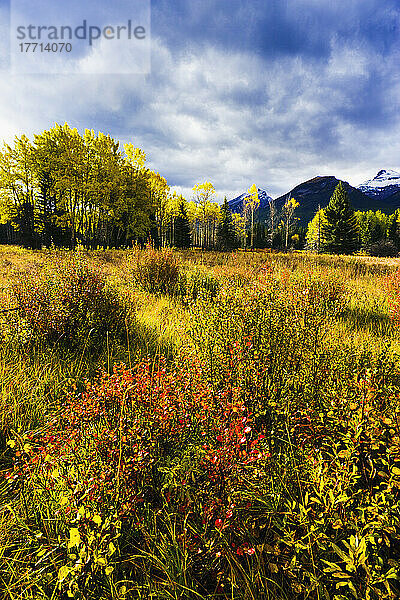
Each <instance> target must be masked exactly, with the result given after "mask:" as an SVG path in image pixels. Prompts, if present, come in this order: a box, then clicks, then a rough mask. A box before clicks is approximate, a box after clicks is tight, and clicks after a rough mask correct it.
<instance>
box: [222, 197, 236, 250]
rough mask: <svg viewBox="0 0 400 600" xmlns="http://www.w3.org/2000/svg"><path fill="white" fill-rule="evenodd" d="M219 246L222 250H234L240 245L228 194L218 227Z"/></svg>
mask: <svg viewBox="0 0 400 600" xmlns="http://www.w3.org/2000/svg"><path fill="white" fill-rule="evenodd" d="M217 246H218V248H219V249H220V250H234V249H235V248H237V246H238V240H237V235H236V231H235V226H234V222H233V218H232V213H231V211H230V210H229V206H228V200H227V198H226V196H225V199H224V203H223V205H222V207H221V220H220V223H219V225H218V229H217Z"/></svg>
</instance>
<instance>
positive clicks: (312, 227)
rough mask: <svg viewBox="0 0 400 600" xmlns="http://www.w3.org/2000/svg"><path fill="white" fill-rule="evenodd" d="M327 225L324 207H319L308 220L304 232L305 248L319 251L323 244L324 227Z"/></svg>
mask: <svg viewBox="0 0 400 600" xmlns="http://www.w3.org/2000/svg"><path fill="white" fill-rule="evenodd" d="M326 226H327V220H326V217H325V212H324V209H322V208H320V209H319V210H318V211H317V213H316V215H315V217H314V218H313V219H312V220H311V221H310V222H309V224H308V227H307V234H306V244H307V246H306V247H307V250H312V251H313V252H318V253H319V252H320V251H321V250H323V248H324V246H325V238H324V228H325V227H326Z"/></svg>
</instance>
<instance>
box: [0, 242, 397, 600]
mask: <svg viewBox="0 0 400 600" xmlns="http://www.w3.org/2000/svg"><path fill="white" fill-rule="evenodd" d="M399 267H400V262H399V259H395V258H372V257H362V256H341V255H339V256H331V255H327V254H320V255H316V254H308V253H289V254H283V253H281V254H280V253H274V252H267V251H254V252H244V251H235V252H227V253H224V252H203V251H201V250H182V251H176V250H153V249H152V248H147V249H144V250H138V249H132V250H128V251H123V250H101V251H95V250H93V251H86V250H85V251H84V250H80V251H72V250H70V251H65V250H54V249H53V250H41V251H39V250H36V251H34V250H27V249H22V248H19V247H16V246H7V247H6V246H2V247H0V287H1V292H0V303H1V306H0V311H1V312H0V325H1V329H0V331H1V346H0V372H1V376H0V451H1V476H0V599H1V600H3V599H4V600H17V599H18V600H28V599H29V600H34V599H35V600H36V599H37V600H39V599H40V600H50V599H55V598H62V599H67V598H76V599H85V600H86V599H87V600H89V599H93V600H95V599H96V600H108V599H112V600H117V599H118V600H130V599H135V600H136V599H143V600H144V599H146V600H147V599H151V598H154V599H160V600H183V599H188V600H189V599H190V600H192V599H193V600H195V599H197V600H211V599H221V600H222V599H231V600H236V599H237V600H239V599H246V600H247V599H248V600H258V599H266V600H267V599H268V600H275V599H276V600H289V599H294V600H305V599H308V598H309V599H312V600H347V599H350V598H354V599H355V600H380V599H395V598H399V597H400V581H399V577H400V404H399V394H400V344H399V324H400V272H399Z"/></svg>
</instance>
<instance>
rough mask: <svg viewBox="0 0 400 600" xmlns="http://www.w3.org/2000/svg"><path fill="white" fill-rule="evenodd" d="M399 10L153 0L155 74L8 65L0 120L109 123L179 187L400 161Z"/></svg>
mask: <svg viewBox="0 0 400 600" xmlns="http://www.w3.org/2000/svg"><path fill="white" fill-rule="evenodd" d="M1 2H2V0H0V6H1ZM0 12H1V11H0ZM399 24H400V4H399V2H398V0H396V1H394V0H393V1H392V0H380V1H379V0H335V1H331V0H323V1H322V0H270V1H269V2H266V0H262V1H261V0H251V1H250V0H247V1H246V0H245V1H243V0H212V1H211V0H203V1H201V2H200V1H197V0H176V1H175V2H172V1H171V0H152V35H153V52H152V54H153V56H152V73H151V75H150V76H148V77H145V78H138V77H136V78H132V77H124V76H116V75H115V76H108V77H107V76H98V77H96V76H92V77H87V76H79V75H76V76H72V77H68V78H66V77H65V78H63V77H59V78H46V77H42V78H35V77H32V78H29V77H26V78H25V79H24V81H21V80H18V81H17V79H12V78H5V79H4V80H3V81H4V83H3V90H2V92H3V93H2V98H1V100H0V125H1V127H2V129H3V132H6V133H7V135H9V134H11V132H13V133H20V132H21V131H24V130H25V131H26V132H27V133H30V132H32V131H37V130H40V129H41V128H48V127H49V126H51V125H52V124H53V123H54V121H56V120H57V121H59V122H64V121H69V122H71V123H72V124H73V125H76V126H77V127H78V128H79V129H81V130H82V129H83V128H84V127H89V128H94V129H96V130H101V131H105V132H110V133H111V134H112V135H114V136H115V137H117V138H119V139H121V141H122V142H127V141H133V142H134V143H135V144H137V145H139V146H141V147H142V148H143V149H144V150H145V152H146V153H147V155H148V159H149V163H150V166H151V167H152V168H155V169H156V170H158V171H159V172H161V173H162V174H163V175H164V176H166V177H167V179H168V181H169V183H170V185H175V186H180V187H181V188H182V189H183V191H185V193H187V195H190V188H191V187H192V186H193V184H194V183H196V182H197V181H201V180H204V179H207V180H211V181H213V183H214V184H215V186H216V188H217V189H218V190H219V191H220V197H223V194H224V193H227V194H228V195H230V194H231V193H232V194H233V193H240V192H243V191H244V190H245V189H247V188H248V187H249V185H250V184H251V183H253V182H256V183H257V184H258V185H259V186H261V187H265V188H266V189H267V190H268V191H269V192H270V193H271V194H273V195H279V194H281V193H284V192H286V191H288V189H290V188H291V187H293V186H294V185H295V184H297V183H299V182H300V181H302V180H305V179H308V178H310V177H313V176H315V175H319V174H325V175H329V174H333V175H336V176H338V177H342V178H345V179H347V180H350V181H351V183H353V184H357V183H359V182H360V181H361V180H362V179H367V178H368V177H371V176H373V175H375V171H377V170H378V168H381V167H382V166H383V167H386V168H396V167H399V164H398V161H399V159H398V156H400V141H399V140H400V136H399V129H400V117H399V115H400V112H399V102H400V78H399V73H400V66H399V65H400V60H399V59H400V30H399ZM100 59H101V57H99V60H100ZM5 135H6V134H5V133H3V135H2V136H1V137H5Z"/></svg>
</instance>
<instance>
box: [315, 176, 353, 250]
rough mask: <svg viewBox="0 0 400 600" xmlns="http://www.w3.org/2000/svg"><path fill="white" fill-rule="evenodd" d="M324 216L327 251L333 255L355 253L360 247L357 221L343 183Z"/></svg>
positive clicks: (339, 185)
mask: <svg viewBox="0 0 400 600" xmlns="http://www.w3.org/2000/svg"><path fill="white" fill-rule="evenodd" d="M324 214H325V218H326V223H325V224H324V225H323V227H322V230H323V237H324V246H325V250H326V251H327V252H331V253H333V254H340V253H351V252H354V250H356V249H357V246H358V227H357V220H356V218H355V216H354V212H353V210H352V209H351V208H350V204H349V197H348V193H347V191H346V189H345V188H344V186H343V184H342V182H339V183H338V185H337V186H336V188H335V191H334V193H333V196H332V198H331V199H330V201H329V204H328V206H327V207H326V209H325V210H324Z"/></svg>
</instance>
